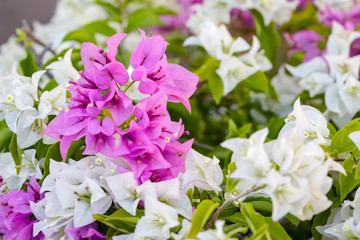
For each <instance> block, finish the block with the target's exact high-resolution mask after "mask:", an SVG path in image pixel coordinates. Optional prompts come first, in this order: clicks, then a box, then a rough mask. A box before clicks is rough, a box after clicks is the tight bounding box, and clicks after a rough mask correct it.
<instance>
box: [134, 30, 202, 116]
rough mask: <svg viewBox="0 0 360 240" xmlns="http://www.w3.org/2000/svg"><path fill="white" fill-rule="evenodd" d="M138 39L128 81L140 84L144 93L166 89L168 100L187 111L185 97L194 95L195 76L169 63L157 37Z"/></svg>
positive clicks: (162, 44)
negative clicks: (179, 104)
mask: <svg viewBox="0 0 360 240" xmlns="http://www.w3.org/2000/svg"><path fill="white" fill-rule="evenodd" d="M140 32H141V35H142V40H141V42H140V43H139V45H138V46H137V48H136V49H135V51H134V53H133V54H132V56H131V59H130V65H131V66H132V67H133V68H134V71H133V73H132V74H131V78H132V79H133V80H134V81H140V84H139V90H140V92H141V93H144V94H152V93H156V92H157V91H159V90H160V89H166V90H167V92H168V93H167V95H168V97H169V99H168V100H169V101H171V102H181V103H183V104H184V105H185V107H186V108H187V109H188V110H189V111H190V110H191V109H190V105H189V103H188V98H189V97H190V96H191V95H192V94H193V93H194V92H195V90H196V85H197V83H198V80H199V78H198V76H196V75H195V74H194V73H192V72H190V71H188V70H186V69H185V68H183V67H181V66H179V65H177V64H169V63H168V62H167V58H166V55H165V50H166V47H167V44H168V43H167V42H165V41H164V38H163V37H162V36H160V35H156V36H152V37H150V38H146V36H145V33H144V31H142V30H140Z"/></svg>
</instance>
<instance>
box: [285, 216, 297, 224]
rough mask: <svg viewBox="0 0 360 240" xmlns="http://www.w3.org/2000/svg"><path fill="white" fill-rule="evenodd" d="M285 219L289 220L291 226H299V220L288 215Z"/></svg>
mask: <svg viewBox="0 0 360 240" xmlns="http://www.w3.org/2000/svg"><path fill="white" fill-rule="evenodd" d="M285 217H286V218H287V220H289V221H290V222H291V223H292V224H295V225H299V224H300V219H298V218H297V217H295V216H294V215H292V214H290V213H288V214H286V216H285Z"/></svg>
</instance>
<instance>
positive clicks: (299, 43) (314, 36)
mask: <svg viewBox="0 0 360 240" xmlns="http://www.w3.org/2000/svg"><path fill="white" fill-rule="evenodd" d="M284 37H285V39H286V41H287V42H288V43H289V44H290V50H289V52H288V57H289V58H291V57H292V55H293V54H294V53H296V52H305V56H304V58H303V62H307V61H309V60H311V59H313V58H314V57H316V56H320V55H322V53H323V50H321V49H319V47H318V42H319V41H325V38H324V37H323V36H321V35H319V34H318V33H316V32H314V31H311V30H303V31H299V32H297V33H295V34H289V33H284Z"/></svg>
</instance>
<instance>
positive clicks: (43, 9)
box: [0, 0, 56, 44]
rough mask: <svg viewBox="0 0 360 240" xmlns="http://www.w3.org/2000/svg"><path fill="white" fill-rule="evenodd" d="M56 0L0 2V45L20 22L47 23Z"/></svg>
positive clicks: (52, 12)
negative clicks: (36, 21)
mask: <svg viewBox="0 0 360 240" xmlns="http://www.w3.org/2000/svg"><path fill="white" fill-rule="evenodd" d="M55 5H56V0H0V44H1V43H3V42H6V41H7V39H8V38H9V36H10V35H11V34H14V33H15V28H17V27H21V26H22V20H23V19H25V20H26V21H28V22H29V23H31V22H32V21H34V20H38V21H40V22H41V23H47V22H48V21H49V19H50V18H51V16H52V15H53V14H54V9H55Z"/></svg>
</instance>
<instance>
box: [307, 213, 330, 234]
mask: <svg viewBox="0 0 360 240" xmlns="http://www.w3.org/2000/svg"><path fill="white" fill-rule="evenodd" d="M330 213H331V210H330V208H329V209H327V210H326V211H323V212H321V213H319V214H316V215H315V216H314V219H313V223H312V226H311V233H312V236H313V237H314V239H315V240H321V239H322V235H321V234H320V233H319V232H318V231H317V230H316V228H315V227H317V226H324V225H325V224H326V223H327V220H328V218H329V216H330Z"/></svg>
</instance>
